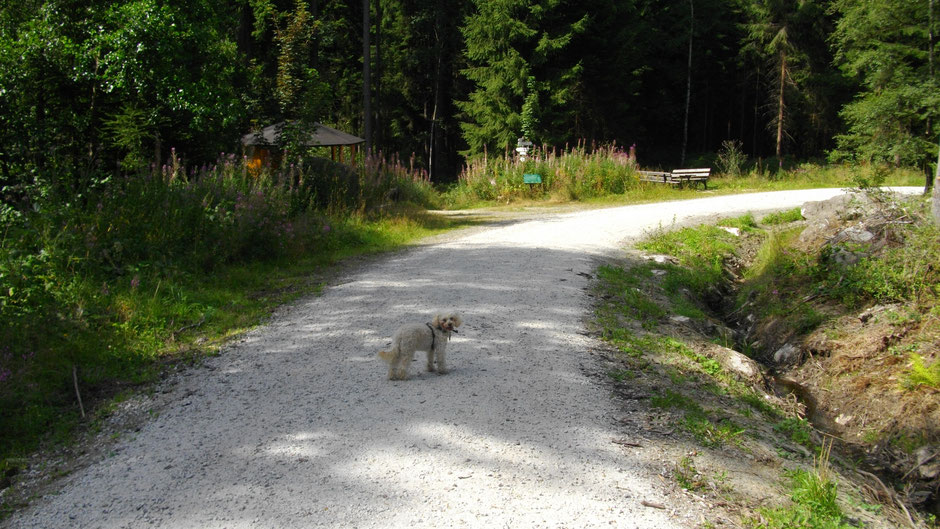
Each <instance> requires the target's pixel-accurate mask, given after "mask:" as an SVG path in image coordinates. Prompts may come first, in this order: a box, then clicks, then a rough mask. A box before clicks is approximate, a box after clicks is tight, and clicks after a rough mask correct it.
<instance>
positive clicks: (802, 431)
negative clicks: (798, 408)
mask: <svg viewBox="0 0 940 529" xmlns="http://www.w3.org/2000/svg"><path fill="white" fill-rule="evenodd" d="M774 430H776V431H778V432H783V433H785V434H787V435H789V436H790V440H791V441H793V442H794V443H796V444H799V445H803V446H805V447H807V448H810V449H812V448H814V446H813V443H812V441H811V440H810V431H811V430H810V426H809V423H808V422H807V421H806V419H801V418H797V417H787V418H786V419H783V420H782V421H780V422H778V423H777V424H775V425H774Z"/></svg>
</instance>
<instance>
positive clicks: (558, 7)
mask: <svg viewBox="0 0 940 529" xmlns="http://www.w3.org/2000/svg"><path fill="white" fill-rule="evenodd" d="M474 7H475V9H474V10H473V13H472V14H471V15H470V16H469V17H468V18H467V22H466V24H465V25H464V27H463V28H462V31H463V35H464V41H465V45H466V48H465V56H466V60H467V63H468V66H467V68H466V69H464V70H463V74H464V76H465V77H466V78H467V79H468V80H470V82H471V83H472V85H473V88H472V89H471V92H470V94H469V96H468V99H467V100H464V101H461V102H458V104H457V105H458V108H459V109H460V110H461V111H462V113H463V114H462V122H461V129H462V131H463V136H464V140H465V141H466V142H467V145H468V147H469V148H468V150H467V152H466V153H467V154H470V155H473V154H478V153H481V152H483V151H484V149H485V148H488V149H495V150H502V149H505V148H508V147H509V146H510V145H513V144H514V143H515V141H516V139H517V137H518V136H519V135H520V134H522V133H525V134H526V135H530V136H529V139H530V140H533V141H535V142H548V143H554V142H559V141H562V140H563V139H565V137H566V135H568V134H570V132H571V131H572V130H573V129H574V121H575V118H576V116H575V113H574V111H573V110H571V108H570V105H569V103H570V102H571V101H572V100H573V99H575V98H576V97H577V93H578V90H579V88H580V80H581V74H582V71H583V67H582V64H581V62H580V58H578V57H572V56H571V55H568V54H566V50H567V49H568V47H569V45H570V43H571V41H572V39H573V38H574V37H575V36H576V35H579V34H581V33H583V32H584V31H585V29H586V27H587V24H588V21H589V17H588V15H587V13H586V12H585V11H584V8H583V7H577V6H573V5H568V4H566V3H564V2H561V1H558V0H542V1H531V0H476V1H475V2H474Z"/></svg>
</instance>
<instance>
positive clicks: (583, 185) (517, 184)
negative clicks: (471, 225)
mask: <svg viewBox="0 0 940 529" xmlns="http://www.w3.org/2000/svg"><path fill="white" fill-rule="evenodd" d="M525 174H537V175H539V176H541V180H542V183H540V184H526V183H524V182H523V176H524V175H525ZM636 185H637V178H636V160H635V159H634V158H633V157H632V156H631V155H630V154H629V153H628V152H626V151H624V150H622V149H620V148H619V147H617V146H616V145H609V146H597V145H592V146H591V147H588V146H587V145H586V144H583V143H580V144H578V145H577V146H576V147H573V148H571V149H568V148H566V149H565V150H562V151H560V152H559V151H558V150H556V149H548V148H547V147H543V148H541V149H534V150H532V151H531V152H529V154H528V156H527V158H526V160H525V161H522V160H521V159H520V158H519V157H516V156H511V155H510V154H509V153H508V152H507V153H506V154H505V155H504V156H496V157H494V156H489V155H484V156H482V157H480V158H477V159H474V160H470V161H469V162H468V163H467V165H466V167H465V168H464V170H463V171H462V172H461V174H460V176H459V182H458V185H457V186H456V187H455V188H453V189H452V190H451V191H450V192H449V198H450V201H451V202H452V203H454V204H455V205H456V206H465V205H469V204H474V203H478V202H487V201H503V202H508V201H513V200H520V199H537V200H545V199H553V200H558V201H570V200H582V199H585V198H594V197H600V196H606V195H620V194H623V193H625V192H627V191H628V190H630V189H633V188H635V187H636Z"/></svg>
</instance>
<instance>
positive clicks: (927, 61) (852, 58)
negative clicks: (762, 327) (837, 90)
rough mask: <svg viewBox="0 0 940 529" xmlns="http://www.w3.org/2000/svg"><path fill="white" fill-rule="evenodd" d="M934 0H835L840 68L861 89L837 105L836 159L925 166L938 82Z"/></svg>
mask: <svg viewBox="0 0 940 529" xmlns="http://www.w3.org/2000/svg"><path fill="white" fill-rule="evenodd" d="M932 2H933V0H836V2H835V3H834V6H833V7H834V10H835V11H836V12H837V13H838V14H840V15H841V18H840V20H839V22H838V25H837V29H836V32H835V34H834V35H833V40H834V43H835V48H836V58H837V62H838V64H839V66H840V67H841V68H842V71H843V72H845V73H846V74H847V75H849V76H851V77H852V78H853V79H855V80H856V81H857V82H858V83H859V84H860V85H861V91H860V93H859V94H858V96H857V97H856V98H855V100H853V101H852V102H851V103H849V104H847V105H845V107H843V109H842V113H841V115H842V117H843V118H844V119H845V121H846V124H847V125H848V132H846V133H845V134H842V135H839V136H838V137H837V140H838V150H837V151H835V152H834V153H833V158H835V159H852V158H855V159H860V160H865V161H870V162H878V161H886V162H890V163H893V164H895V165H901V164H914V165H925V164H927V163H928V162H929V161H931V160H932V158H933V154H934V150H935V149H936V136H935V133H934V131H933V129H934V124H935V123H936V122H937V119H938V118H940V86H938V83H937V79H936V74H935V72H934V68H933V59H932V51H933V35H935V34H936V30H935V26H936V22H935V21H934V20H933V18H935V17H934V16H931V15H932V9H931V7H932Z"/></svg>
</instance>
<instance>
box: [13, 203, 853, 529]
mask: <svg viewBox="0 0 940 529" xmlns="http://www.w3.org/2000/svg"><path fill="white" fill-rule="evenodd" d="M838 193H840V190H812V191H794V192H779V193H761V194H752V195H738V196H727V197H711V198H703V199H697V200H691V201H682V202H670V203H663V204H650V205H641V206H630V207H620V208H611V209H603V210H592V211H584V212H578V213H568V214H561V215H553V216H547V217H539V218H537V219H535V220H519V221H514V222H509V223H506V224H504V225H502V226H501V227H497V228H492V229H486V230H472V231H470V232H467V233H463V234H458V235H457V236H456V237H454V238H453V239H452V240H449V241H445V242H440V243H436V244H432V245H424V246H420V247H417V248H413V249H410V250H406V251H403V252H400V253H396V254H393V255H391V256H388V257H386V258H383V259H381V260H378V261H376V262H373V263H370V264H368V265H366V266H363V267H361V268H360V269H359V270H355V271H352V272H349V273H347V274H346V275H345V276H343V277H342V278H341V279H340V280H338V281H336V283H335V284H333V285H331V286H329V287H327V288H326V289H325V291H324V292H323V294H322V295H320V296H318V297H310V298H307V299H303V300H300V301H299V302H296V303H294V304H292V305H291V306H289V307H285V308H283V309H281V310H280V311H279V312H278V313H277V314H276V315H275V316H274V317H273V318H272V320H271V321H270V322H269V323H268V324H266V325H264V326H263V327H260V328H258V329H256V330H254V331H251V332H249V333H247V334H246V335H244V336H243V337H242V338H240V339H239V340H238V341H237V342H236V343H233V344H232V345H230V346H228V347H227V348H225V349H224V350H223V351H222V353H221V354H220V355H219V356H217V357H214V358H210V359H208V360H206V361H205V362H204V363H203V365H202V366H200V367H198V368H194V369H192V370H190V371H188V372H187V373H186V374H185V375H184V376H181V377H180V380H179V381H178V382H177V383H176V384H175V385H174V386H173V387H172V389H170V390H169V391H170V392H171V397H172V398H171V399H170V403H169V404H167V405H166V406H165V407H164V408H163V409H162V410H161V411H160V413H159V415H158V416H157V417H156V418H154V419H153V420H150V421H148V422H147V423H146V424H144V425H143V427H142V428H141V429H140V430H139V432H136V433H135V434H133V435H128V436H126V437H125V438H123V439H122V440H120V441H119V442H117V443H116V444H115V446H114V449H113V452H112V453H111V454H110V455H109V456H108V457H106V458H103V459H102V460H100V461H98V462H96V463H95V464H92V465H89V466H87V467H86V468H84V469H81V470H79V471H77V472H75V473H74V474H72V475H70V476H68V477H66V478H64V479H63V482H62V483H61V488H60V491H59V492H58V493H56V494H49V495H46V496H45V497H42V498H40V499H37V500H36V501H35V502H33V505H31V506H30V507H28V508H26V509H24V510H23V511H21V512H19V513H17V514H15V515H14V516H12V517H11V518H9V519H7V520H6V521H5V522H3V524H2V525H3V526H4V527H11V528H12V527H17V528H27V527H37V528H52V527H56V528H66V527H81V528H97V527H101V528H119V527H127V528H146V527H168V528H200V529H209V528H246V527H271V528H275V527H276V528H293V527H297V528H301V527H302V528H310V527H514V528H520V527H579V528H580V527H627V528H633V527H636V528H659V529H666V528H670V527H694V526H696V524H698V523H699V522H700V521H701V520H702V519H703V517H707V512H705V507H704V506H702V505H701V504H699V503H696V502H694V501H690V500H689V499H688V498H682V497H676V496H677V495H676V494H674V493H670V491H672V490H674V487H673V486H670V484H669V483H668V479H664V478H662V477H660V476H659V475H658V474H659V473H660V471H661V470H662V468H663V462H662V461H659V460H657V457H656V455H657V451H656V449H655V447H647V448H630V447H625V446H623V445H621V444H616V443H613V442H612V441H613V440H615V439H619V438H621V437H622V435H623V432H621V431H619V430H618V424H619V423H618V421H617V413H619V412H618V411H617V409H616V407H615V406H614V404H613V403H612V401H611V399H610V392H609V390H608V389H607V388H605V387H604V385H603V382H602V378H601V377H595V376H591V374H592V373H594V372H595V371H596V369H597V367H596V365H595V361H594V360H593V359H592V357H591V355H590V354H589V352H590V351H591V349H592V347H594V345H596V344H595V342H594V339H593V338H591V337H589V336H587V335H586V334H585V333H584V327H583V318H584V317H585V316H587V315H588V314H589V311H590V298H589V297H588V296H587V292H586V290H587V289H588V287H589V283H590V279H589V276H590V275H591V274H593V271H594V268H595V266H596V264H597V262H598V259H602V258H605V257H608V256H614V255H616V254H617V253H618V249H619V248H620V245H621V244H622V243H623V241H625V240H627V239H628V238H631V237H636V236H639V235H642V233H643V232H644V231H645V230H649V229H651V228H655V227H657V226H660V225H662V226H669V225H670V224H672V223H673V222H677V223H682V222H684V221H686V220H688V219H690V218H693V217H695V218H697V217H701V216H707V215H713V214H716V213H720V214H722V215H733V214H740V213H743V212H745V211H755V212H757V211H763V210H770V209H786V208H791V207H795V206H797V205H800V204H802V203H803V202H805V201H807V200H822V199H826V198H830V197H832V196H834V195H835V194H838ZM436 309H445V310H446V309H454V310H457V311H459V312H460V313H461V314H462V315H463V317H464V325H463V327H461V328H460V329H459V331H460V333H459V334H458V335H456V336H455V337H454V339H453V340H451V343H450V344H449V346H448V360H449V364H450V367H451V369H452V371H451V373H450V374H448V375H445V376H438V375H436V374H428V373H424V372H422V371H421V369H422V368H423V361H422V359H421V357H419V359H418V361H416V362H414V363H413V364H412V367H411V374H412V377H411V379H410V380H407V381H403V382H390V381H388V380H386V378H385V377H386V374H387V369H386V367H385V364H384V363H382V362H381V361H380V360H379V359H378V358H377V356H376V352H377V351H378V350H380V349H381V348H383V347H384V346H386V345H388V344H389V343H390V338H391V335H392V333H393V332H394V331H395V329H396V328H397V327H398V326H399V325H401V324H403V323H406V322H419V323H420V322H423V321H427V319H428V318H429V314H430V313H431V312H433V311H434V310H436ZM419 354H421V353H419ZM649 504H660V505H662V506H665V507H666V508H664V509H660V508H657V507H655V506H654V507H651V506H649Z"/></svg>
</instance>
